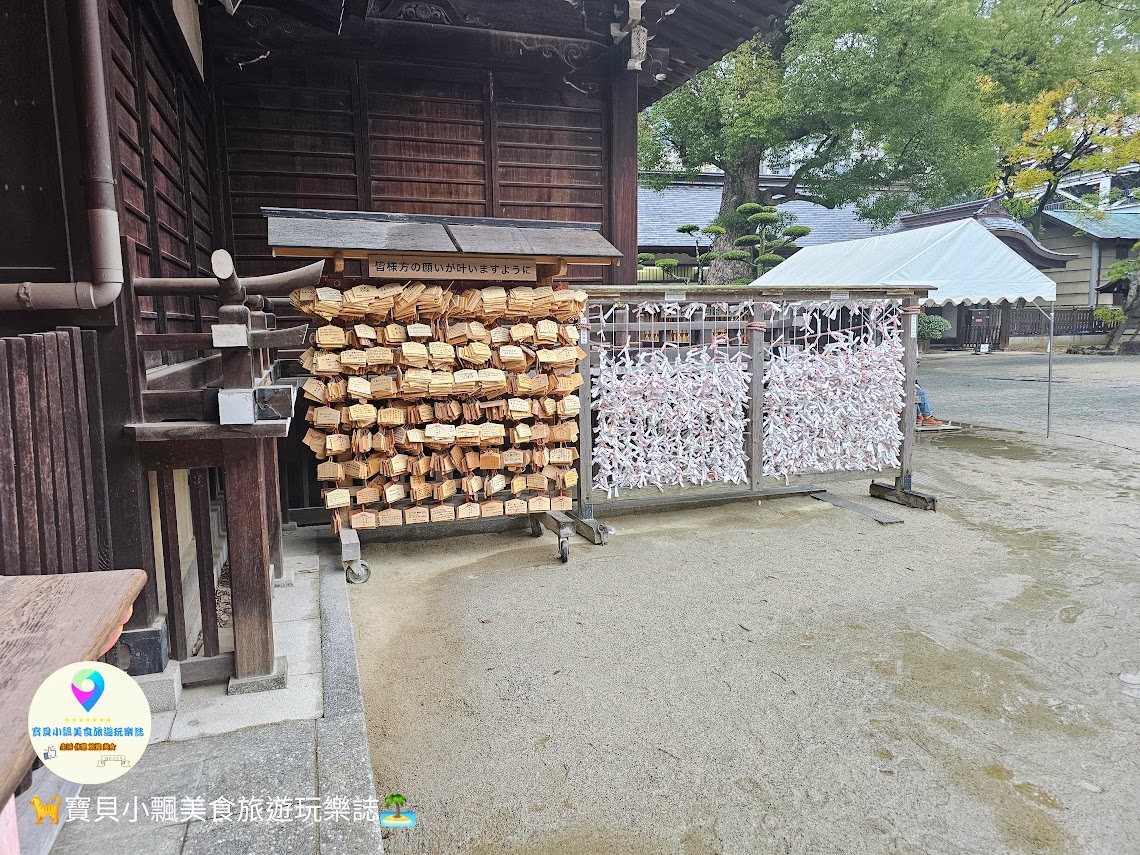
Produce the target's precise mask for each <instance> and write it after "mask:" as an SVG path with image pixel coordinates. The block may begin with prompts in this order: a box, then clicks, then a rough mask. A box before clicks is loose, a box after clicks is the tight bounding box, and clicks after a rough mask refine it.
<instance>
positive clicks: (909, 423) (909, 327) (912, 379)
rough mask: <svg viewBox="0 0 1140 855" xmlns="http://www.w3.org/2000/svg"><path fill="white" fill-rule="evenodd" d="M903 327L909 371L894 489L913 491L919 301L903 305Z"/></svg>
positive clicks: (911, 299) (905, 362)
mask: <svg viewBox="0 0 1140 855" xmlns="http://www.w3.org/2000/svg"><path fill="white" fill-rule="evenodd" d="M902 311H903V316H902V320H903V324H902V327H903V328H902V340H903V349H904V350H903V368H904V369H905V372H906V379H905V380H903V383H904V384H905V389H904V400H905V404H904V405H903V411H902V416H901V419H902V423H901V427H902V435H903V439H902V449H901V450H900V451H899V474H898V477H897V478H895V488H896V489H898V490H910V489H911V483H910V482H911V457H912V455H913V453H914V422H915V413H916V410H915V406H916V403H917V401H918V395H916V394H915V391H914V387H915V384H916V382H917V381H918V299H917V298H916V297H905V298H903V303H902Z"/></svg>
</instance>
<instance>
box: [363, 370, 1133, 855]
mask: <svg viewBox="0 0 1140 855" xmlns="http://www.w3.org/2000/svg"><path fill="white" fill-rule="evenodd" d="M1057 368H1058V380H1059V382H1058V387H1057V388H1056V389H1055V392H1056V393H1057V396H1058V397H1057V402H1058V406H1059V408H1060V409H1061V412H1062V413H1063V415H1062V414H1061V413H1059V414H1058V421H1057V422H1056V425H1057V428H1058V431H1057V434H1056V435H1055V436H1054V437H1053V439H1051V440H1049V441H1046V440H1045V439H1044V437H1043V436H1041V435H1040V433H1041V432H1040V431H1038V432H1036V433H1034V432H1032V431H1033V430H1034V427H1035V425H1037V424H1038V422H1039V420H1040V419H1041V418H1043V415H1044V413H1043V403H1044V400H1043V398H1044V387H1043V384H1040V383H1036V382H1032V380H1028V381H1024V380H1019V379H1018V378H1035V377H1039V376H1041V375H1042V372H1043V370H1044V369H1043V362H1042V358H1039V357H1035V356H1033V355H1028V356H1027V355H1022V354H1015V355H1010V356H1002V355H997V356H990V357H973V356H970V355H955V356H949V357H941V356H939V357H933V358H927V359H924V361H923V364H922V367H921V377H922V380H923V382H924V384H925V387H926V388H927V389H928V391H929V392H930V393H931V396H932V398H933V402H934V406H935V412H936V414H937V415H940V416H945V417H952V418H955V419H959V420H963V421H969V422H973V423H979V424H988V425H991V426H992V427H990V428H970V429H967V430H963V431H961V432H956V433H955V432H949V433H939V434H923V435H921V436H920V437H919V440H918V442H917V445H916V461H915V462H916V467H915V468H916V474H915V486H916V488H918V489H920V490H923V491H927V492H931V493H934V494H936V495H937V496H938V497H939V510H938V513H928V512H920V511H912V510H908V509H903V508H898V507H897V506H894V505H889V504H885V503H877V502H875V500H872V499H870V498H868V497H867V481H868V480H869V479H867V478H859V479H855V480H852V481H850V482H847V483H841V484H837V485H833V486H832V487H831V489H832V490H833V492H835V493H836V494H837V495H839V496H842V497H844V498H847V499H849V500H852V501H856V502H858V503H861V504H864V505H868V506H870V505H874V506H875V507H876V509H878V510H880V511H887V512H892V513H897V514H898V515H899V516H901V517H903V518H904V519H905V523H904V524H903V525H886V526H883V525H879V524H878V523H876V522H874V521H873V520H870V519H868V518H866V517H864V516H860V515H858V514H856V513H853V512H851V511H849V510H844V509H841V508H837V507H834V506H832V505H830V504H826V503H824V502H819V501H815V500H812V499H810V498H804V497H796V498H785V499H776V500H765V501H764V502H763V503H762V504H761V505H760V506H759V507H757V505H756V504H755V503H754V502H739V503H735V504H730V505H725V506H721V507H717V508H706V509H701V510H693V511H684V512H669V513H656V514H642V515H638V516H626V517H618V518H615V519H613V520H612V522H613V524H614V525H615V526H616V528H617V532H616V534H615V535H614V536H613V538H612V539H611V542H610V544H609V545H608V546H606V547H592V546H588V545H586V544H585V542H584V541H582V540H576V541H575V542H574V545H573V549H572V554H571V559H570V563H569V564H567V565H560V564H559V563H558V562H557V560H556V559H555V557H554V555H555V546H554V541H553V539H552V538H551V537H550V536H547V537H544V538H543V539H541V540H532V539H531V538H529V537H528V536H527V535H526V534H524V533H508V534H504V535H497V536H473V537H466V538H457V539H451V540H445V541H435V542H425V543H404V544H388V545H383V544H376V543H367V542H366V543H365V547H364V548H365V552H366V555H365V557H366V559H367V560H368V561H369V562H370V563H371V566H372V568H373V575H372V579H371V581H370V582H369V583H367V584H365V585H360V586H354V587H352V589H351V591H350V599H351V607H352V612H353V624H354V629H355V633H356V639H357V646H358V653H359V658H360V669H361V682H362V686H363V689H364V694H365V709H366V718H367V725H368V733H369V742H370V747H371V754H372V762H373V768H374V772H375V776H376V782H377V790H378V791H379V792H400V793H403V794H404V795H405V796H407V798H408V805H407V808H408V809H409V810H412V809H414V810H416V811H417V814H418V815H417V821H418V825H417V827H416V829H415V830H409V831H400V832H398V833H393V834H392V835H391V836H390V837H389V839H388V840H387V841H386V842H385V846H386V850H387V851H388V852H389V853H390V855H403V853H451V852H455V853H458V852H475V853H481V852H488V853H490V852H508V853H516V855H517V854H518V853H527V855H545V854H546V853H550V855H554V853H558V855H563V853H591V855H593V854H594V853H602V855H606V853H614V855H616V854H617V853H623V855H624V854H625V853H635V855H636V853H685V855H690V853H725V855H737V853H740V855H743V853H784V855H793V853H794V855H831V854H832V853H834V855H879V853H883V855H887V853H892V855H899V853H903V855H963V853H968V855H1078V853H1079V855H1107V853H1112V855H1131V853H1138V852H1140V842H1138V841H1140V816H1138V815H1137V813H1136V811H1135V798H1136V796H1135V794H1136V792H1138V791H1140V761H1138V760H1137V757H1136V744H1137V735H1138V734H1140V677H1138V676H1134V675H1137V674H1138V673H1140V647H1138V646H1137V643H1136V639H1137V638H1138V637H1140V561H1138V558H1137V556H1138V555H1140V515H1138V514H1137V510H1138V509H1140V494H1138V490H1140V486H1138V485H1140V455H1138V454H1135V453H1133V452H1131V451H1128V450H1127V449H1126V447H1133V448H1140V436H1138V433H1140V432H1138V430H1137V427H1136V424H1135V422H1136V419H1137V416H1138V415H1140V379H1138V376H1140V361H1138V360H1120V361H1107V360H1102V359H1098V358H1096V357H1067V358H1065V357H1061V358H1059V359H1058V366H1057ZM1082 413H1083V414H1084V415H1083V416H1082V415H1080V414H1082ZM1012 428H1024V429H1026V430H1027V431H1030V432H1025V433H1018V432H1015V431H1014V430H1011V429H1012ZM1129 680H1136V681H1137V682H1136V683H1133V682H1129Z"/></svg>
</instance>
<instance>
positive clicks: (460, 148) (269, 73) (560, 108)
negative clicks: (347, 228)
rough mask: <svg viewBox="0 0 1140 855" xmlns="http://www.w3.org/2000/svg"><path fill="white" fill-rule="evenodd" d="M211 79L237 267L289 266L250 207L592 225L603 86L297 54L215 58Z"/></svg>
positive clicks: (597, 210) (600, 175) (602, 164)
mask: <svg viewBox="0 0 1140 855" xmlns="http://www.w3.org/2000/svg"><path fill="white" fill-rule="evenodd" d="M217 80H218V84H217V97H216V100H217V102H218V104H219V110H220V116H221V120H222V123H223V125H224V131H223V133H224V138H225V142H224V146H225V158H224V159H225V166H226V182H227V187H228V192H227V196H228V204H229V222H230V227H231V228H232V230H233V243H234V249H235V255H236V258H237V261H238V267H239V269H241V270H244V271H248V272H249V273H268V272H273V271H277V270H282V269H284V268H285V267H287V266H288V265H289V263H290V262H288V261H284V260H277V259H273V258H272V255H271V251H270V248H269V246H268V245H267V243H266V222H265V217H264V215H262V213H261V208H262V206H280V207H296V208H327V209H332V210H360V211H392V212H399V213H409V214H450V215H456V216H471V217H485V216H490V217H509V218H516V219H546V220H561V221H577V222H589V223H599V224H603V225H604V223H605V219H606V213H607V204H606V201H607V195H608V191H609V174H608V157H607V150H608V149H607V137H608V129H607V122H606V119H605V116H606V109H607V107H608V102H607V100H606V96H604V95H594V96H586V95H582V94H579V93H576V92H574V91H572V90H569V89H568V88H567V87H566V86H565V85H564V84H562V82H561V81H560V80H557V79H554V78H544V77H541V76H534V77H527V76H524V75H520V74H518V73H517V72H515V73H510V74H500V73H498V72H493V71H490V70H488V69H483V68H442V67H436V66H427V65H411V64H406V63H392V62H379V61H369V60H355V59H352V58H344V59H336V58H329V57H327V56H316V55H306V54H302V53H300V52H292V53H289V54H288V55H285V56H282V57H281V58H278V57H276V56H274V55H272V54H271V55H270V56H269V57H268V58H266V59H264V60H262V61H259V62H255V63H252V64H250V65H247V66H245V67H244V68H242V69H240V70H239V69H237V68H236V67H234V66H232V65H226V64H225V62H224V60H223V59H222V58H221V57H219V58H218V74H217ZM603 91H607V90H603ZM352 265H353V262H351V261H349V262H348V263H347V264H346V273H347V274H348V275H354V274H356V273H358V272H359V271H358V270H357V269H356V268H355V267H353V266H352ZM572 275H575V276H576V277H577V276H580V278H581V280H582V281H600V279H601V276H600V272H599V271H598V270H597V269H590V268H582V269H577V270H574V271H572Z"/></svg>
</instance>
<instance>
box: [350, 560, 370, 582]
mask: <svg viewBox="0 0 1140 855" xmlns="http://www.w3.org/2000/svg"><path fill="white" fill-rule="evenodd" d="M344 575H345V578H346V579H347V580H348V582H349V584H351V585H363V584H364V583H365V582H367V581H368V577H370V576H371V575H372V569H371V568H370V567H369V566H368V564H367V562H364V561H350V562H348V564H346V565H344Z"/></svg>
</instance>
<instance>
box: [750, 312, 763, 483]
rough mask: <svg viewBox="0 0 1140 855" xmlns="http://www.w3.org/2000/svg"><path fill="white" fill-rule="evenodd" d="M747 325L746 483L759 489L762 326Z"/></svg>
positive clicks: (761, 433) (761, 418)
mask: <svg viewBox="0 0 1140 855" xmlns="http://www.w3.org/2000/svg"><path fill="white" fill-rule="evenodd" d="M757 326H759V329H754V328H752V327H751V325H750V327H749V330H748V355H749V356H750V357H752V359H751V363H752V364H751V368H752V386H751V389H750V391H749V396H750V397H749V401H748V423H749V435H750V437H751V439H750V442H749V449H748V485H749V486H750V487H751V488H752V489H753V490H754V491H755V490H759V489H760V487H761V483H762V481H763V478H764V353H765V343H764V326H763V322H760V323H758V324H757Z"/></svg>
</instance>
